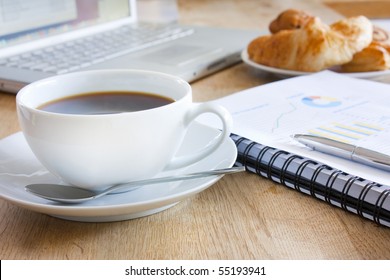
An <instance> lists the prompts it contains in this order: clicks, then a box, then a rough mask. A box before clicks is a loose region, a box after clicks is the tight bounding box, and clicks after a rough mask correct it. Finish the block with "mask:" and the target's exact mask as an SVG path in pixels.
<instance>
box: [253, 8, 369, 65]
mask: <svg viewBox="0 0 390 280" xmlns="http://www.w3.org/2000/svg"><path fill="white" fill-rule="evenodd" d="M372 32H373V27H372V23H371V22H370V21H369V20H368V19H367V18H366V17H364V16H359V17H353V18H348V19H343V20H341V21H339V22H336V23H334V24H332V25H331V26H329V25H327V24H324V23H323V22H321V20H320V19H319V18H318V17H313V18H311V19H310V20H309V21H308V22H307V24H305V25H304V26H302V27H301V28H300V29H294V30H281V31H279V32H277V33H275V34H271V35H266V36H262V37H258V38H256V39H254V40H253V41H252V42H250V43H249V45H248V48H247V51H248V55H249V58H250V59H251V60H253V61H255V62H257V63H259V64H263V65H267V66H272V67H277V68H282V69H288V70H297V71H304V72H316V71H320V70H323V69H326V68H329V67H331V66H334V65H340V64H344V63H347V62H349V61H351V60H352V57H353V55H354V54H355V53H357V52H359V51H361V50H362V49H363V48H365V47H367V46H368V45H369V44H370V43H371V41H372Z"/></svg>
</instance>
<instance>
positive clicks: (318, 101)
mask: <svg viewBox="0 0 390 280" xmlns="http://www.w3.org/2000/svg"><path fill="white" fill-rule="evenodd" d="M302 103H303V104H305V105H308V106H311V107H317V108H330V107H336V106H339V105H341V101H340V100H338V99H336V98H333V97H329V96H315V95H312V96H306V97H304V98H302Z"/></svg>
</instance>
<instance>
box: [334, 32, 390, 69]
mask: <svg viewBox="0 0 390 280" xmlns="http://www.w3.org/2000/svg"><path fill="white" fill-rule="evenodd" d="M389 41H390V39H389V35H388V33H387V32H386V31H385V30H383V29H381V28H379V27H377V26H374V32H373V38H372V42H371V44H370V45H369V46H368V47H366V48H364V49H363V50H362V51H360V52H358V53H356V54H355V55H354V56H353V58H352V61H350V62H348V63H346V64H344V65H341V71H343V72H368V71H383V70H387V69H390V42H389Z"/></svg>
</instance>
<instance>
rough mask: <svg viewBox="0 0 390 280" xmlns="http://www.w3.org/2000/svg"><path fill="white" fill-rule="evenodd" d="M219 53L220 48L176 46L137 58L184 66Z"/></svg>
mask: <svg viewBox="0 0 390 280" xmlns="http://www.w3.org/2000/svg"><path fill="white" fill-rule="evenodd" d="M220 52H222V48H210V47H205V46H194V45H184V44H176V45H169V46H167V47H164V48H159V49H157V50H154V51H151V52H148V53H146V54H144V55H142V56H139V58H140V59H141V60H143V61H150V62H154V63H163V64H168V65H174V66H185V65H186V64H189V63H193V62H199V61H201V60H202V58H203V57H209V56H215V55H217V54H219V53H220Z"/></svg>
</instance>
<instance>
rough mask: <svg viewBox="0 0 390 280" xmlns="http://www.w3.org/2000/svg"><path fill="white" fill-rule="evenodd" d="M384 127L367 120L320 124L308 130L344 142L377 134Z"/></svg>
mask: <svg viewBox="0 0 390 280" xmlns="http://www.w3.org/2000/svg"><path fill="white" fill-rule="evenodd" d="M383 130H384V128H383V127H380V126H378V125H373V124H370V123H365V122H352V123H338V122H335V123H332V124H329V125H324V126H319V127H317V128H314V129H311V130H309V131H308V132H309V133H310V134H313V135H318V136H322V137H327V138H331V139H334V140H337V141H343V142H347V143H349V142H355V141H358V140H362V139H364V138H366V137H369V136H372V135H376V134H378V133H379V132H381V131H383Z"/></svg>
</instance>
